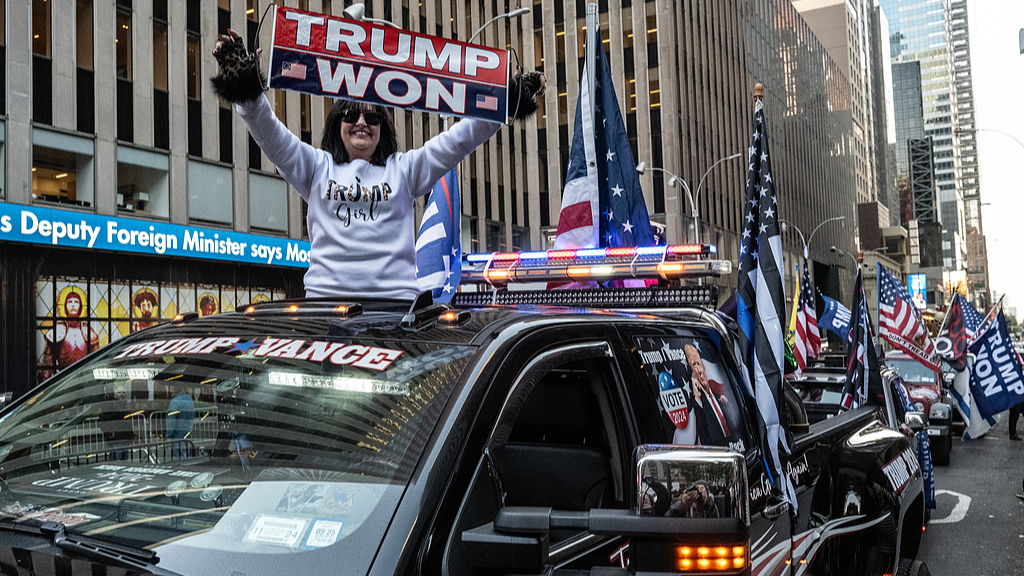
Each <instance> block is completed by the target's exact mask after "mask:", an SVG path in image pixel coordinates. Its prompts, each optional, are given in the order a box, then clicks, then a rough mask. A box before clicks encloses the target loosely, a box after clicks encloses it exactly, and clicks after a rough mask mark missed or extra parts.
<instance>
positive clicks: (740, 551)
mask: <svg viewBox="0 0 1024 576" xmlns="http://www.w3.org/2000/svg"><path fill="white" fill-rule="evenodd" d="M746 553H747V549H746V548H744V547H743V546H733V547H732V555H733V556H744V555H745V554H746Z"/></svg>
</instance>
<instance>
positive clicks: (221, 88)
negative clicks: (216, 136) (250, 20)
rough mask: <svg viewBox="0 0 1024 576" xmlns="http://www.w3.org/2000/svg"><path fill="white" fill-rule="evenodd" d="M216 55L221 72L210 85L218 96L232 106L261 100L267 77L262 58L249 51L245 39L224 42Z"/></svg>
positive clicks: (211, 79) (211, 80)
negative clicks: (261, 62)
mask: <svg viewBox="0 0 1024 576" xmlns="http://www.w3.org/2000/svg"><path fill="white" fill-rule="evenodd" d="M214 56H215V57H216V58H217V64H218V65H220V72H219V73H218V74H217V75H216V76H214V77H213V78H210V83H211V84H213V91H214V92H215V93H216V94H217V95H218V96H220V97H221V98H223V99H225V100H227V101H228V102H231V103H232V104H235V103H239V102H249V101H251V100H255V99H257V98H259V97H260V94H262V93H263V86H264V85H265V84H266V77H265V76H264V75H263V72H261V71H260V62H259V58H258V57H257V56H256V54H253V53H251V52H249V51H248V50H246V49H245V44H244V43H243V42H242V39H241V38H234V39H232V40H228V41H225V42H223V43H222V44H221V47H220V49H219V50H217V52H216V54H215V55H214Z"/></svg>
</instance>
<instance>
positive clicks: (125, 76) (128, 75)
mask: <svg viewBox="0 0 1024 576" xmlns="http://www.w3.org/2000/svg"><path fill="white" fill-rule="evenodd" d="M114 42H115V43H116V44H117V47H116V48H117V50H116V57H117V77H118V78H120V79H122V80H128V81H129V82H130V81H131V79H132V13H131V12H128V11H125V10H121V9H118V10H117V34H116V37H115V38H114Z"/></svg>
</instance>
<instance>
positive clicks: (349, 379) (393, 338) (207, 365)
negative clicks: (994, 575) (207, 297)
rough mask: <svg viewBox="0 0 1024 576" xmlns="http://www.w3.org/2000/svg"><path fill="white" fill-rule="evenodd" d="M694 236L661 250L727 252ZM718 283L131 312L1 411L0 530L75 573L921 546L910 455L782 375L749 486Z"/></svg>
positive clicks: (903, 439)
mask: <svg viewBox="0 0 1024 576" xmlns="http://www.w3.org/2000/svg"><path fill="white" fill-rule="evenodd" d="M619 250H620V251H621V249H619ZM692 252H693V251H691V253H692ZM709 252H710V250H709V249H707V248H706V247H705V248H703V249H702V253H701V254H700V255H698V256H696V257H693V256H690V257H688V258H687V259H686V260H683V261H684V262H687V263H695V264H694V267H697V268H703V269H705V270H715V269H718V270H727V268H728V267H727V265H720V267H718V268H716V266H719V265H715V264H713V262H714V261H712V260H709ZM617 255H620V256H621V254H620V253H617ZM589 256H590V257H589V258H588V259H587V263H588V264H591V265H592V264H593V263H594V262H595V261H600V260H597V259H595V258H594V257H593V254H590V255H589ZM562 258H563V259H564V260H567V261H568V262H567V263H569V264H572V263H573V261H574V260H575V257H571V256H570V257H566V256H564V255H563V256H562ZM630 259H632V262H631V263H629V268H632V269H634V270H636V269H638V268H639V266H638V264H637V260H638V259H639V256H636V255H633V256H631V257H630V258H626V260H627V262H628V261H629V260H630ZM656 259H657V262H659V263H661V262H664V261H666V260H670V261H671V260H673V258H672V257H671V256H670V255H667V254H665V253H661V254H659V255H656ZM605 261H606V262H607V265H608V266H609V267H614V266H617V265H618V264H617V263H619V262H621V258H619V259H618V260H616V259H614V258H610V257H609V258H606V259H605ZM494 262H495V258H493V257H490V258H488V259H487V263H488V264H487V266H488V270H490V271H492V272H493V270H494V269H495V268H494V266H495V264H494ZM565 263H566V262H565V261H563V262H562V263H561V264H562V268H565V266H564V264H565ZM705 264H707V266H705ZM726 264H727V263H726ZM466 266H467V267H468V268H472V267H473V262H472V261H470V262H467V263H466ZM505 266H508V264H506V265H505ZM523 266H524V267H525V266H526V265H525V264H524V265H523ZM499 268H500V266H499ZM679 268H680V269H685V268H686V267H685V266H681V267H679ZM690 269H691V270H692V269H693V267H691V268H690ZM477 271H479V270H477ZM506 272H507V271H506ZM705 273H706V272H705ZM686 274H693V272H689V273H686ZM468 276H469V277H470V278H474V277H477V276H473V274H472V273H470V274H468ZM500 276H501V275H495V278H498V277H500ZM510 276H513V275H512V274H509V273H507V274H506V275H505V278H508V277H510ZM530 277H531V278H536V277H537V275H531V276H530ZM716 301H717V295H716V290H715V288H714V287H713V286H694V287H675V288H673V287H664V286H653V287H648V288H627V289H610V290H592V291H574V290H564V291H542V292H515V291H506V290H496V291H488V292H480V293H463V294H459V295H458V296H457V298H456V301H455V304H453V305H452V306H444V305H436V304H432V303H431V302H430V299H429V294H426V295H424V296H423V297H421V298H420V299H419V300H417V302H416V303H413V304H412V305H411V306H410V305H409V303H408V302H404V303H403V302H395V301H385V300H374V299H371V298H361V299H356V300H345V301H336V300H302V301H286V302H269V303H262V304H254V305H252V306H249V307H247V308H245V309H244V310H241V311H238V312H234V313H226V314H218V315H213V316H206V317H197V316H195V315H189V316H186V317H182V318H179V319H178V320H176V321H175V322H172V323H169V324H165V325H161V326H156V327H153V328H149V329H146V330H143V331H141V332H138V333H136V334H133V335H131V336H129V337H127V338H125V339H123V340H121V341H119V342H116V343H114V344H112V345H111V346H109V347H107V348H105V349H103V350H101V351H99V352H97V353H95V354H92V355H90V356H88V357H86V358H85V359H83V360H82V361H80V362H79V363H77V364H76V365H74V366H72V367H71V368H69V369H67V370H66V371H64V372H62V373H60V374H59V375H58V376H56V377H54V378H52V379H50V380H49V381H47V382H45V383H43V384H42V385H41V386H40V387H38V388H37V389H36V390H34V391H32V392H31V393H30V394H29V395H27V396H26V397H24V398H20V399H17V400H16V401H14V402H13V404H12V405H11V406H9V407H8V408H6V409H5V410H4V411H3V412H2V413H0V466H2V470H0V473H2V478H3V482H2V487H3V490H2V491H0V511H2V513H3V514H4V515H5V516H6V517H7V518H8V520H7V521H4V522H0V551H4V553H7V554H8V557H12V558H19V559H20V560H19V562H22V564H19V566H18V568H19V569H20V570H24V571H26V572H27V573H28V572H32V571H33V570H35V571H36V573H40V572H41V570H40V568H39V566H42V565H43V564H45V566H46V570H47V572H46V573H64V572H61V570H64V571H65V572H66V573H71V571H72V568H73V569H74V571H75V573H76V574H77V573H90V570H92V573H99V572H100V571H102V570H103V568H104V567H105V566H116V567H122V568H128V569H130V570H136V571H143V572H149V573H154V574H164V575H173V574H194V575H207V574H209V575H220V574H230V573H245V574H250V575H257V574H275V575H276V574H321V573H324V572H325V571H330V572H331V573H342V574H360V575H361V574H370V575H384V574H388V575H407V574H424V575H427V574H451V575H458V576H461V575H472V576H477V575H481V576H482V575H492V574H493V575H497V574H510V573H515V574H538V575H540V574H552V573H554V574H558V573H570V572H571V571H580V572H582V573H587V572H589V573H592V574H593V573H598V572H599V573H600V574H604V575H608V576H613V575H614V576H627V575H632V574H657V573H689V572H694V573H702V574H745V575H749V574H754V575H764V576H769V575H778V574H783V573H785V574H792V573H796V574H799V573H803V568H804V567H806V571H807V573H814V574H833V575H839V574H858V575H861V574H869V575H881V574H893V573H896V572H897V571H900V570H903V572H900V573H901V574H903V573H906V572H905V571H906V570H907V569H909V567H911V566H914V567H915V569H917V570H920V569H922V568H921V566H920V563H919V562H917V563H915V558H916V555H917V552H918V549H919V546H920V542H921V537H922V526H923V522H924V501H923V493H922V479H921V472H920V466H919V464H918V461H917V458H916V456H915V454H914V447H913V444H912V440H911V439H910V438H908V437H907V436H906V435H905V434H902V433H900V432H898V431H896V430H894V429H893V427H892V426H891V423H890V420H891V418H892V417H891V416H890V415H886V414H883V411H881V410H880V409H879V407H878V406H863V407H860V408H857V409H854V410H850V411H846V412H843V413H841V414H839V413H838V412H837V413H836V414H834V415H833V416H832V417H831V418H828V419H821V420H818V419H813V418H812V419H810V421H808V420H807V419H805V418H803V417H801V414H803V413H804V411H803V410H802V406H803V403H802V402H801V400H800V399H799V397H797V396H795V395H790V401H791V403H792V406H793V408H794V409H793V411H792V413H793V414H795V415H796V420H795V421H794V422H793V423H792V427H791V432H792V433H793V443H792V450H793V457H792V458H790V459H789V460H788V462H787V465H786V473H787V474H788V475H789V478H790V479H791V480H792V482H793V484H794V485H795V487H796V498H797V500H796V502H797V504H798V509H797V510H795V511H794V512H797V513H796V514H794V515H791V514H790V512H791V509H790V505H789V504H788V503H787V502H785V501H784V500H781V499H779V498H778V497H777V494H775V493H773V490H772V488H771V483H770V482H769V479H768V473H767V471H766V470H765V468H764V462H765V460H766V455H765V454H763V453H762V452H761V449H760V447H759V443H758V441H757V432H756V430H757V428H756V426H757V424H756V411H757V408H756V406H754V405H752V402H750V401H749V400H748V398H747V396H746V395H745V394H744V393H743V392H742V390H743V389H744V387H745V384H744V383H743V381H742V376H741V374H742V372H741V370H740V369H739V368H740V367H739V365H738V363H737V361H736V358H735V357H734V352H733V351H734V345H733V342H734V337H735V332H734V328H730V325H731V324H730V323H729V321H728V320H727V319H725V318H724V317H722V316H720V315H719V314H717V313H715V312H714V311H713V310H711V309H709V308H707V306H708V305H710V304H713V303H714V302H716ZM12 549H13V550H14V552H13V553H11V552H10V550H12ZM26 549H31V550H32V552H31V554H29V553H27V552H20V550H26ZM55 556H64V557H65V558H64V559H62V560H61V561H54V559H53V557H55ZM627 561H628V567H627ZM32 563H37V564H39V566H36V567H33V566H32ZM89 563H92V564H93V566H91V567H90V566H88V564H89ZM796 567H800V568H801V569H800V570H791V568H796ZM563 571H566V572H563ZM573 573H574V572H573ZM915 573H916V572H915Z"/></svg>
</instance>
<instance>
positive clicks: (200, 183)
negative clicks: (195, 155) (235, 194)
mask: <svg viewBox="0 0 1024 576" xmlns="http://www.w3.org/2000/svg"><path fill="white" fill-rule="evenodd" d="M232 190H233V187H232V181H231V168H229V167H227V166H221V165H217V164H207V163H205V162H199V161H197V160H189V163H188V217H189V219H191V220H198V221H202V222H212V223H215V224H227V225H229V226H230V225H231V224H232V223H233V222H234V202H233V201H232Z"/></svg>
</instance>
